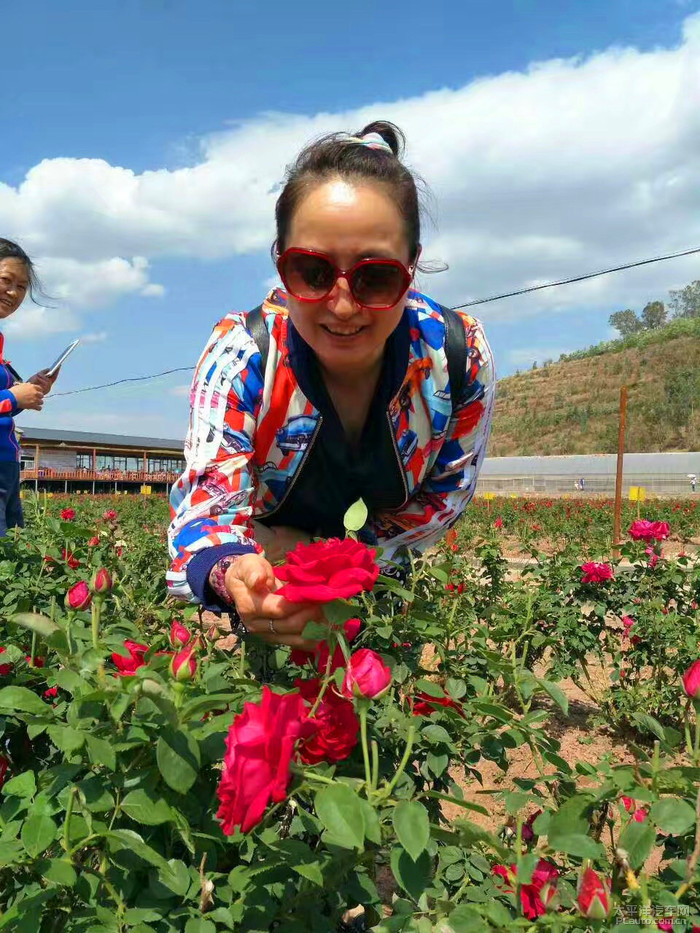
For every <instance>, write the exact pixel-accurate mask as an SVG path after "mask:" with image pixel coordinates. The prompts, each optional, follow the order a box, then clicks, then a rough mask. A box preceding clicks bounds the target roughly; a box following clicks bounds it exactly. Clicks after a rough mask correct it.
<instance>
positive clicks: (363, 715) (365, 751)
mask: <svg viewBox="0 0 700 933" xmlns="http://www.w3.org/2000/svg"><path fill="white" fill-rule="evenodd" d="M359 707H360V736H361V739H362V757H363V759H364V762H365V783H366V785H367V797H368V799H369V797H371V796H372V766H371V765H370V760H369V747H368V745H367V703H366V702H365V701H364V700H360V702H359Z"/></svg>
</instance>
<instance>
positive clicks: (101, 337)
mask: <svg viewBox="0 0 700 933" xmlns="http://www.w3.org/2000/svg"><path fill="white" fill-rule="evenodd" d="M107 337H108V334H107V331H106V330H101V331H98V332H97V333H95V334H81V335H80V342H81V343H104V342H105V340H106V339H107Z"/></svg>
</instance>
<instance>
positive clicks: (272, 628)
mask: <svg viewBox="0 0 700 933" xmlns="http://www.w3.org/2000/svg"><path fill="white" fill-rule="evenodd" d="M267 624H268V626H269V627H270V631H271V632H272V634H273V635H278V634H279V632H278V631H277V629H276V628H275V623H274V621H273V619H268V620H267Z"/></svg>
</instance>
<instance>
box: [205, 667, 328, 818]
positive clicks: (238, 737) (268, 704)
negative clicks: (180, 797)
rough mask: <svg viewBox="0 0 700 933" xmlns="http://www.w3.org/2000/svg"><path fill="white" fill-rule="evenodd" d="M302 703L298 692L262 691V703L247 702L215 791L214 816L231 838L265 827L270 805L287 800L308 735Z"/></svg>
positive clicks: (229, 741) (310, 726)
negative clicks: (299, 747)
mask: <svg viewBox="0 0 700 933" xmlns="http://www.w3.org/2000/svg"><path fill="white" fill-rule="evenodd" d="M313 732H314V726H313V724H312V723H310V722H309V720H308V713H307V709H306V704H305V703H304V700H303V699H302V697H301V696H300V695H299V694H298V693H286V694H283V695H281V694H279V693H273V692H272V690H270V688H269V687H268V686H265V687H263V689H262V699H261V701H260V703H246V704H245V705H244V707H243V712H242V713H240V714H239V715H238V716H236V718H235V719H234V721H233V725H232V726H231V728H230V729H229V733H228V737H227V739H226V755H225V757H224V768H223V772H222V775H221V781H220V782H219V786H218V788H217V791H216V793H217V796H218V798H219V809H218V811H217V814H216V817H217V819H218V820H220V821H221V828H222V829H223V831H224V833H225V834H226V835H227V836H231V835H232V834H233V833H234V832H235V831H236V830H237V829H239V828H240V830H241V832H243V833H247V832H250V830H251V829H253V828H254V827H255V826H257V825H258V823H260V822H261V820H262V819H263V816H264V814H265V810H266V808H267V806H268V804H269V803H270V802H272V803H280V802H281V801H282V800H284V798H285V797H286V796H287V787H288V785H289V781H290V779H291V773H290V765H291V762H292V757H293V756H294V752H295V745H296V743H297V742H298V741H299V740H300V739H304V738H306V737H308V736H310V735H311V734H312V733H313Z"/></svg>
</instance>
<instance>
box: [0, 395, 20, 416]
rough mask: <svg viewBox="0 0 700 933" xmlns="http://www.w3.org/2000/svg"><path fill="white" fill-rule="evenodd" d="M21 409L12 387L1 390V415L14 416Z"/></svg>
mask: <svg viewBox="0 0 700 933" xmlns="http://www.w3.org/2000/svg"><path fill="white" fill-rule="evenodd" d="M19 411H20V408H19V406H18V405H17V399H16V398H15V396H14V392H12V390H11V389H3V390H2V391H1V392H0V415H10V416H11V417H14V416H15V415H16V414H17V413H18V412H19Z"/></svg>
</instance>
